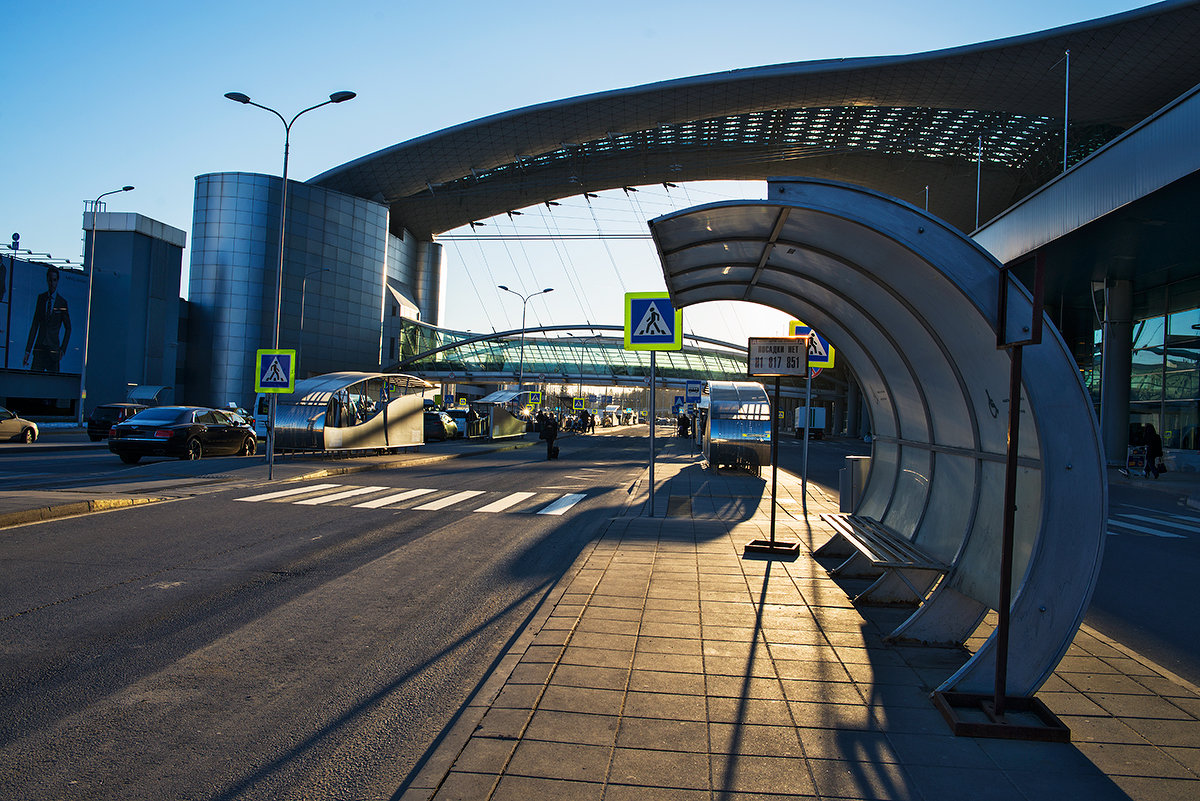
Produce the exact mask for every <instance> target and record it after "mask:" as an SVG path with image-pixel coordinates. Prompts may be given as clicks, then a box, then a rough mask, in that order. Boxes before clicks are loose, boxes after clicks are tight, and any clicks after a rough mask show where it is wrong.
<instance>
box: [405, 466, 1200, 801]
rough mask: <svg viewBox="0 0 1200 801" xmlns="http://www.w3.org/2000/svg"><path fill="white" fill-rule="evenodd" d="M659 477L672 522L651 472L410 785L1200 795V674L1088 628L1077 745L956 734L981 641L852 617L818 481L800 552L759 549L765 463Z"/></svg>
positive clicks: (899, 794)
mask: <svg viewBox="0 0 1200 801" xmlns="http://www.w3.org/2000/svg"><path fill="white" fill-rule="evenodd" d="M656 473H657V475H656V483H657V484H658V489H657V493H656V497H655V507H656V513H657V515H658V516H656V517H649V516H647V513H648V511H649V509H648V507H649V495H648V493H647V491H646V487H645V486H644V482H643V484H642V485H640V486H639V488H638V494H637V496H636V497H635V498H634V499H633V500H632V503H631V505H630V507H629V510H628V511H629V513H628V515H627V516H624V517H619V518H614V519H612V520H611V521H609V524H608V526H607V528H606V529H605V531H604V532H603V535H602V536H600V537H599V538H598V539H597V540H596V541H595V542H594V543H593V544H592V546H591V547H590V548H589V549H587V550H585V552H584V553H582V554H581V555H580V557H579V559H578V560H577V561H576V563H575V565H574V566H573V568H572V569H571V570H570V571H569V572H568V573H567V575H566V576H565V577H564V578H563V580H562V581H561V582H560V583H559V586H558V587H557V588H556V589H555V591H554V593H553V594H552V596H551V598H550V599H549V600H548V601H547V603H546V604H545V605H544V607H543V609H542V610H540V612H539V614H538V616H537V617H536V619H535V620H534V621H533V622H532V623H531V625H530V626H529V627H528V629H527V630H526V631H525V632H524V633H523V634H522V635H521V637H520V638H519V640H518V642H517V643H516V645H515V646H514V647H513V648H512V649H511V650H510V652H509V653H508V654H507V655H506V656H505V657H504V658H503V660H502V661H501V663H500V665H499V667H498V668H497V670H496V671H495V672H494V674H493V675H492V676H491V678H490V679H489V680H488V681H487V682H486V683H485V684H484V686H483V687H481V688H480V690H479V691H478V692H477V693H476V695H475V697H474V699H473V700H472V701H471V703H470V704H469V705H468V706H467V707H466V708H464V709H463V710H462V712H461V713H460V716H459V718H458V719H457V722H456V723H455V724H454V725H453V726H452V728H451V729H450V730H448V731H447V732H446V733H445V735H444V736H443V737H442V739H441V740H440V742H439V744H438V746H437V747H436V749H435V750H434V751H432V752H431V753H430V754H429V755H428V756H427V758H426V760H425V761H424V763H423V765H422V766H421V768H420V769H419V770H418V771H417V772H416V773H414V775H413V776H411V777H410V779H409V782H408V783H407V784H406V786H405V787H404V788H402V789H403V790H404V793H403V795H402V798H404V799H406V800H411V799H430V798H433V799H437V801H452V800H453V799H471V801H481V800H482V799H505V800H507V799H522V801H530V799H559V798H562V799H606V800H623V799H635V798H636V799H689V800H690V799H730V800H731V801H732V800H733V799H779V798H846V799H923V800H925V801H933V800H934V799H938V800H939V801H940V800H941V799H950V798H971V799H993V798H994V799H1005V801H1008V800H1009V799H1028V801H1042V799H1046V801H1050V800H1051V799H1053V801H1062V799H1074V798H1086V799H1098V800H1100V801H1105V800H1107V799H1114V800H1116V799H1126V798H1130V799H1135V800H1136V801H1141V799H1146V800H1147V801H1157V800H1158V799H1163V800H1164V801H1166V799H1185V798H1186V799H1192V798H1197V797H1200V692H1198V691H1197V689H1196V688H1195V687H1192V686H1190V685H1188V684H1187V683H1186V682H1183V681H1182V680H1180V679H1178V678H1176V677H1173V676H1171V675H1170V674H1168V673H1166V672H1165V671H1162V670H1161V669H1159V668H1156V667H1155V666H1153V665H1151V664H1149V663H1148V662H1146V661H1145V660H1143V659H1141V658H1140V657H1138V656H1137V655H1136V654H1134V653H1132V652H1130V651H1129V650H1128V649H1125V648H1124V647H1122V646H1121V645H1120V644H1119V643H1114V642H1111V641H1108V640H1106V639H1105V638H1103V637H1102V636H1100V635H1098V634H1097V633H1095V632H1092V631H1090V630H1088V629H1084V630H1082V631H1081V632H1080V633H1079V636H1078V637H1077V638H1076V640H1075V643H1074V644H1073V646H1072V647H1071V649H1070V651H1069V652H1068V654H1067V656H1066V657H1065V658H1064V660H1063V662H1062V664H1061V665H1060V666H1059V669H1058V671H1057V672H1056V673H1055V674H1054V676H1053V677H1052V678H1051V680H1050V681H1049V682H1048V683H1047V684H1046V685H1045V686H1044V687H1043V689H1042V691H1041V692H1040V693H1039V697H1040V698H1041V699H1042V700H1043V701H1045V702H1046V703H1047V704H1048V705H1049V706H1050V707H1051V709H1053V710H1054V711H1055V712H1056V713H1057V714H1058V715H1060V716H1061V717H1062V719H1063V720H1064V721H1065V722H1066V723H1067V725H1068V726H1069V727H1070V729H1071V731H1072V738H1073V742H1072V743H1069V744H1048V743H1025V742H1015V741H1004V740H988V739H969V738H956V737H954V736H952V735H951V734H950V732H949V729H948V727H947V725H946V723H945V722H944V721H943V720H942V718H941V716H940V715H939V714H938V713H937V712H936V711H935V710H934V708H933V706H932V705H931V704H930V702H929V700H928V697H927V695H928V692H929V690H930V689H931V688H932V687H934V686H936V685H937V684H938V683H940V682H941V681H942V680H943V679H944V678H945V677H947V676H949V675H950V674H951V673H952V672H953V670H955V669H956V668H957V667H958V666H959V665H961V664H962V662H963V661H965V659H966V653H965V652H963V651H961V650H957V649H931V648H910V647H895V646H889V645H886V644H885V643H884V642H883V639H882V638H883V635H884V634H886V633H887V632H888V631H890V630H891V629H892V628H893V627H894V625H895V624H896V623H897V622H898V621H899V620H900V619H902V617H903V616H904V615H905V614H906V613H904V612H903V611H900V610H891V609H864V610H861V611H860V610H859V609H856V608H855V607H854V606H853V605H852V604H851V603H850V602H849V600H848V595H847V589H846V588H844V587H841V586H838V584H836V583H835V582H834V581H833V580H832V579H830V578H829V577H828V575H827V574H826V572H825V567H826V566H825V565H821V564H818V563H817V562H816V561H815V560H814V559H813V558H812V557H811V556H810V555H809V553H808V551H809V550H810V549H811V548H812V547H813V546H814V544H816V545H819V544H821V543H822V542H824V540H825V539H826V538H827V537H828V531H827V529H825V528H824V526H823V524H821V523H820V520H819V518H818V517H817V514H818V513H819V512H820V511H829V510H835V509H836V498H833V497H830V496H829V495H828V494H827V493H825V492H823V491H822V490H821V489H820V488H819V487H815V486H811V485H810V487H809V497H808V510H809V513H810V516H809V517H808V518H807V521H806V518H805V517H804V515H803V514H802V512H801V511H800V510H801V508H802V503H801V497H800V487H799V486H798V481H796V480H794V479H793V478H792V477H790V476H787V475H786V474H784V473H780V485H779V493H778V494H779V498H780V503H779V506H778V507H777V512H776V516H777V521H776V524H777V537H778V538H780V539H790V538H794V539H797V540H799V541H800V543H801V555H800V557H799V558H797V559H795V560H794V561H783V560H770V559H761V558H759V559H755V558H745V557H744V556H743V553H742V548H743V546H744V544H745V543H746V542H747V541H749V540H751V539H761V538H765V537H766V536H767V533H768V529H769V522H768V521H769V514H770V499H769V497H767V496H766V493H765V492H764V489H765V488H766V487H769V478H770V477H769V475H767V476H764V478H765V479H766V481H765V482H764V481H758V480H755V479H753V478H750V477H747V476H738V475H729V474H719V475H714V474H712V473H710V472H708V471H703V470H701V469H700V467H699V465H698V463H697V459H696V457H694V456H693V455H691V454H690V453H687V452H684V451H683V449H682V448H671V447H668V448H667V449H666V451H665V453H664V455H663V456H662V457H661V458H660V460H659V462H658V463H657V467H656ZM664 514H666V516H664ZM810 523H811V525H810ZM986 625H987V624H986V623H985V628H986ZM985 634H986V631H981V632H979V633H977V639H976V640H975V641H974V644H975V645H977V644H978V642H979V641H981V638H982V637H983V636H984V635H985ZM968 645H969V646H970V645H971V643H968Z"/></svg>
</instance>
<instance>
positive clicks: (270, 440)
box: [225, 92, 357, 480]
mask: <svg viewBox="0 0 1200 801" xmlns="http://www.w3.org/2000/svg"><path fill="white" fill-rule="evenodd" d="M225 96H226V97H227V98H229V99H230V100H232V101H234V102H235V103H241V104H242V105H246V106H254V107H256V108H261V109H262V110H263V111H269V112H271V113H272V114H274V115H275V116H276V117H278V118H279V121H280V122H282V123H283V184H282V186H281V187H280V195H279V267H278V268H277V269H276V271H275V333H274V336H273V337H272V339H271V347H272V348H274V349H275V350H278V349H279V316H280V309H281V307H282V306H283V243H284V227H285V226H286V224H287V176H288V148H289V145H290V144H291V136H292V124H293V123H294V122H296V120H298V119H299V118H300V115H301V114H307V113H308V112H310V111H312V110H313V109H318V108H321V106H328V105H329V104H330V103H345V102H346V101H347V100H353V99H354V98H355V97H356V96H357V95H356V94H355V93H354V92H334V93H333V94H331V95H330V96H329V99H328V100H326V101H324V102H322V103H317V104H316V105H315V106H309V107H308V108H306V109H303V110H301V111H298V112H296V115H295V116H294V117H292V119H291V121H289V120H288V119H287V118H286V117H284V116H283V115H282V114H280V113H279V112H278V111H276V110H275V109H273V108H270V107H268V106H264V105H261V104H259V103H255V102H254V101H253V100H251V99H250V97H249V95H245V94H242V93H241V92H226V93H225ZM275 406H276V399H275V393H271V407H270V413H269V416H268V419H267V465H268V467H267V478H268V480H269V479H271V478H272V475H271V474H272V472H273V468H274V465H275Z"/></svg>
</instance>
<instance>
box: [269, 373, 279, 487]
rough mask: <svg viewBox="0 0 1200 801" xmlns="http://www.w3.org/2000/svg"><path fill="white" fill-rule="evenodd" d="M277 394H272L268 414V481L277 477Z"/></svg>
mask: <svg viewBox="0 0 1200 801" xmlns="http://www.w3.org/2000/svg"><path fill="white" fill-rule="evenodd" d="M276 402H277V401H276V398H275V394H274V393H272V394H271V405H270V406H269V407H268V409H269V414H268V415H267V481H273V480H274V478H275V475H274V474H275V404H276Z"/></svg>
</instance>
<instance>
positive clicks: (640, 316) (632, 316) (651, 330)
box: [625, 292, 683, 350]
mask: <svg viewBox="0 0 1200 801" xmlns="http://www.w3.org/2000/svg"><path fill="white" fill-rule="evenodd" d="M625 350H683V311H682V310H679V309H676V308H675V306H674V305H673V304H672V303H671V297H670V295H668V294H666V293H665V292H626V293H625Z"/></svg>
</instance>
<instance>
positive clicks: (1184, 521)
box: [1115, 514, 1200, 534]
mask: <svg viewBox="0 0 1200 801" xmlns="http://www.w3.org/2000/svg"><path fill="white" fill-rule="evenodd" d="M1164 517H1165V518H1166V519H1165V520H1164V519H1163V518H1162V517H1148V516H1147V515H1128V514H1121V515H1116V516H1115V518H1116V521H1117V522H1121V520H1122V518H1130V519H1132V520H1144V521H1146V522H1147V523H1159V524H1163V523H1165V524H1166V525H1168V526H1172V527H1174V528H1179V529H1183V530H1184V531H1190V532H1192V533H1193V534H1200V528H1197V527H1196V526H1194V525H1188V524H1189V523H1197V522H1200V521H1198V520H1197V519H1196V518H1194V517H1187V516H1184V515H1165V516H1164ZM1176 521H1179V522H1176Z"/></svg>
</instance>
